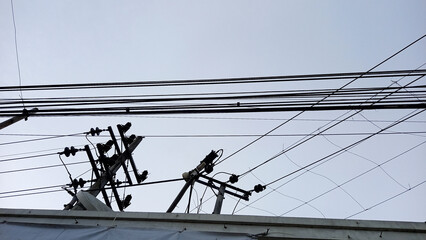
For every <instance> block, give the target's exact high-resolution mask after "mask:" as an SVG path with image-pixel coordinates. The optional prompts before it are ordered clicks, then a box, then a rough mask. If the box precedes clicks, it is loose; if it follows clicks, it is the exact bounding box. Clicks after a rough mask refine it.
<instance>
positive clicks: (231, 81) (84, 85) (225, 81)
mask: <svg viewBox="0 0 426 240" xmlns="http://www.w3.org/2000/svg"><path fill="white" fill-rule="evenodd" d="M425 36H426V35H425ZM423 37H424V36H423ZM423 37H421V38H419V39H418V40H416V41H415V42H413V43H412V44H414V43H416V42H417V41H420V40H421V39H422V38H423ZM412 44H410V45H409V46H411V45H412ZM409 46H407V47H406V48H408V47H409ZM406 48H404V49H402V50H400V51H399V52H397V53H395V54H394V55H392V56H391V57H389V58H387V59H386V60H384V61H383V62H381V63H380V64H378V65H376V66H375V67H373V68H372V69H370V70H369V71H367V72H351V73H332V74H308V75H287V76H266V77H241V78H216V79H195V80H165V81H152V80H150V81H138V82H108V83H79V84H49V85H27V86H22V87H21V89H22V90H23V91H40V90H43V91H46V90H65V89H67V90H80V89H93V88H125V87H133V88H134V87H170V86H197V85H218V84H245V83H267V82H269V83H273V82H300V81H314V80H317V81H318V80H319V81H324V80H345V79H351V78H356V79H358V78H377V77H385V76H386V75H391V77H395V76H397V75H398V74H399V75H398V76H403V75H404V74H405V72H407V71H411V70H396V71H378V72H372V70H374V69H375V68H377V67H378V66H380V65H381V64H383V63H384V62H386V61H388V60H389V59H391V58H392V57H394V56H396V55H397V54H399V53H400V52H402V51H403V50H405V49H406ZM419 72H420V74H422V73H423V72H422V70H419ZM414 74H417V73H414ZM19 89H20V88H19V87H17V86H3V87H0V91H17V90H19Z"/></svg>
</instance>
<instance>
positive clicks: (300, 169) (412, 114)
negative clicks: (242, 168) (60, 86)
mask: <svg viewBox="0 0 426 240" xmlns="http://www.w3.org/2000/svg"><path fill="white" fill-rule="evenodd" d="M424 111H426V109H423V110H420V111H417V112H416V111H414V112H412V113H410V114H408V115H407V116H406V117H404V118H402V119H400V120H398V121H397V122H395V123H393V124H390V125H389V126H387V127H385V128H382V129H380V130H379V131H377V132H375V133H373V134H371V135H369V136H367V137H365V138H362V139H360V140H358V141H356V142H354V143H352V144H349V145H348V146H346V147H344V148H341V149H339V150H337V151H335V152H333V153H331V154H329V155H327V156H325V157H323V158H320V159H318V160H316V161H314V162H312V163H310V164H307V165H305V166H303V167H301V168H299V169H297V170H295V171H293V172H291V173H288V174H286V175H284V176H282V177H279V178H277V179H275V180H273V181H271V182H269V183H267V184H266V185H265V186H268V185H271V184H274V183H276V182H278V181H281V180H282V179H284V178H286V177H289V176H291V175H293V174H295V173H298V172H300V171H302V170H304V169H307V168H309V167H311V166H313V165H315V164H318V163H320V162H322V161H324V160H326V159H328V158H330V157H332V156H334V155H336V154H339V153H342V152H344V151H345V150H347V149H351V148H352V147H354V146H356V145H358V144H360V143H362V142H364V141H366V140H368V139H370V138H372V137H374V136H376V135H377V134H380V133H381V132H383V131H386V130H388V129H390V128H392V127H394V126H396V125H398V124H400V123H402V122H404V121H405V120H407V119H410V118H413V117H415V116H417V115H419V114H420V113H423V112H424ZM415 112H416V113H415Z"/></svg>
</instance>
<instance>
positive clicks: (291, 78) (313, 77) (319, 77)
mask: <svg viewBox="0 0 426 240" xmlns="http://www.w3.org/2000/svg"><path fill="white" fill-rule="evenodd" d="M425 71H426V70H417V71H413V70H396V71H377V72H372V71H368V72H350V73H331V74H309V75H287V76H267V77H241V78H215V79H195V80H165V81H155V80H150V81H137V82H109V83H96V82H95V83H79V84H48V85H27V86H22V87H21V88H20V87H19V86H3V87H0V91H19V90H20V89H22V91H46V90H77V89H92V88H124V87H132V88H134V87H166V86H195V85H218V84H245V83H268V82H269V83H271V82H300V81H324V80H345V79H352V78H356V79H359V78H379V77H381V78H382V77H398V76H406V75H407V73H408V72H411V73H412V74H411V75H412V76H418V75H424V74H425Z"/></svg>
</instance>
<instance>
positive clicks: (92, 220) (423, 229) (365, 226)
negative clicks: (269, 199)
mask: <svg viewBox="0 0 426 240" xmlns="http://www.w3.org/2000/svg"><path fill="white" fill-rule="evenodd" d="M0 221H1V222H2V224H1V225H0V236H2V235H3V236H4V235H5V234H6V235H7V236H9V237H13V236H20V237H21V238H20V239H37V238H34V236H40V239H46V234H53V235H52V236H55V239H56V237H58V238H57V239H75V238H76V236H80V237H84V238H86V239H99V238H98V237H99V236H100V235H99V234H101V235H102V234H107V235H106V236H109V237H113V238H114V236H119V235H120V234H126V239H140V237H141V236H151V235H152V236H157V239H191V238H194V239H200V238H202V239H252V238H255V239H364V240H365V239H406V240H407V239H426V224H425V223H415V222H397V221H371V220H368V221H367V220H341V219H318V218H293V217H263V216H242V215H239V216H235V215H216V214H214V215H207V214H182V213H148V212H104V211H64V210H31V209H0ZM23 233H28V234H24V235H28V237H27V238H23V235H22V234H23ZM16 234H17V235H16ZM55 234H56V235H55ZM81 234H83V235H81ZM59 236H60V237H59ZM88 236H89V238H87V237H88ZM90 236H96V238H90ZM132 236H135V237H134V238H133V237H132ZM5 239H9V238H7V237H6V238H5ZM11 239H13V238H11Z"/></svg>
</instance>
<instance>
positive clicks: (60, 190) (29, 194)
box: [0, 178, 184, 199]
mask: <svg viewBox="0 0 426 240" xmlns="http://www.w3.org/2000/svg"><path fill="white" fill-rule="evenodd" d="M182 180H184V179H183V178H176V179H168V180H159V181H153V182H142V183H136V184H133V185H125V186H123V185H121V186H115V188H123V187H136V186H144V185H153V184H162V183H170V182H176V181H182ZM62 186H64V185H56V186H47V187H38V188H31V189H22V190H16V191H13V193H18V192H27V191H32V190H40V189H48V188H54V187H62ZM103 189H105V190H110V189H112V188H111V187H105V188H103ZM98 190H102V189H92V190H91V191H98ZM52 192H63V189H58V190H51V191H43V192H35V193H24V194H15V195H9V196H0V199H1V198H11V197H20V196H31V195H36V194H44V193H52ZM7 193H8V192H3V193H0V195H1V194H7Z"/></svg>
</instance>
